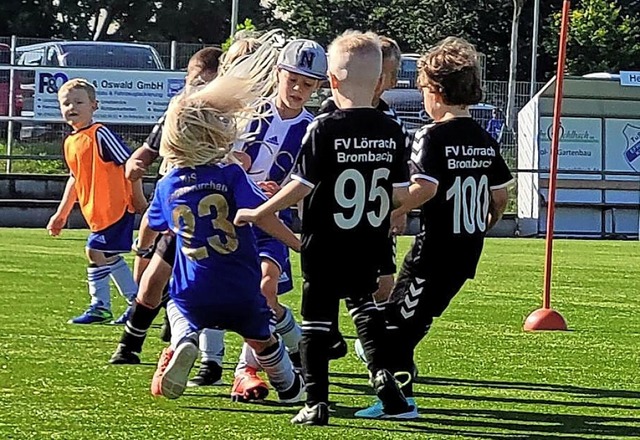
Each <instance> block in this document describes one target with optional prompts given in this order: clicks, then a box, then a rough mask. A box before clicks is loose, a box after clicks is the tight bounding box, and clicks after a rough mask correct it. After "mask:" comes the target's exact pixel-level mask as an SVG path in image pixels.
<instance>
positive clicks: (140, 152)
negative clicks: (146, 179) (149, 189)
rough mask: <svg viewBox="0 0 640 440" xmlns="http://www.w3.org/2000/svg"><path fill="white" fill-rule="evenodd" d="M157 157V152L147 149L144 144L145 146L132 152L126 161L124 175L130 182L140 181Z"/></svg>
mask: <svg viewBox="0 0 640 440" xmlns="http://www.w3.org/2000/svg"><path fill="white" fill-rule="evenodd" d="M158 156H159V154H158V152H157V151H156V150H153V149H151V148H149V147H148V146H147V144H146V142H145V144H144V145H142V147H140V148H138V149H137V150H136V151H134V152H133V154H131V157H129V159H128V160H127V162H126V164H125V166H124V175H125V176H126V177H127V179H129V180H131V181H132V182H135V181H136V180H140V179H142V176H144V173H146V171H147V169H148V168H149V166H150V165H151V164H152V163H153V162H154V161H155V160H156V159H157V158H158Z"/></svg>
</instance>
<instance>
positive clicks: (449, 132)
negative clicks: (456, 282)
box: [410, 118, 513, 278]
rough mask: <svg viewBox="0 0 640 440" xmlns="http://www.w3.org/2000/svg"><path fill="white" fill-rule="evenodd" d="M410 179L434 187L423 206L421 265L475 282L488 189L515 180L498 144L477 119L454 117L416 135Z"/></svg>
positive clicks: (486, 210)
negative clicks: (434, 192)
mask: <svg viewBox="0 0 640 440" xmlns="http://www.w3.org/2000/svg"><path fill="white" fill-rule="evenodd" d="M410 166H411V178H412V180H413V179H415V178H423V179H427V180H430V181H432V182H434V183H437V184H438V191H437V193H436V195H435V196H434V197H433V199H431V200H429V201H428V202H427V203H425V204H424V205H423V206H422V208H421V211H422V212H421V217H422V218H421V220H422V231H421V236H420V239H421V240H423V243H422V251H421V254H420V257H419V258H420V259H421V263H423V264H425V265H426V267H430V268H432V269H434V270H436V271H442V270H445V271H448V272H456V273H458V274H460V275H461V276H464V277H467V278H473V277H474V276H475V271H476V266H477V264H478V260H479V259H480V254H481V252H482V246H483V243H484V237H485V234H486V231H487V222H488V212H489V203H490V202H491V190H495V189H500V188H504V187H506V186H507V185H508V184H509V183H510V182H511V181H512V180H513V177H512V176H511V173H510V172H509V169H508V167H507V165H506V164H505V162H504V160H503V159H502V156H501V155H500V146H499V145H498V143H497V142H496V141H495V140H494V139H493V138H492V137H491V136H490V135H489V133H487V132H486V131H485V130H484V129H483V128H482V127H481V126H480V125H479V124H478V123H477V122H476V121H474V120H473V119H471V118H455V119H451V120H448V121H445V122H439V123H435V124H431V125H428V126H425V127H423V128H422V129H421V130H419V131H418V132H417V133H416V135H415V141H414V143H413V147H412V154H411V163H410Z"/></svg>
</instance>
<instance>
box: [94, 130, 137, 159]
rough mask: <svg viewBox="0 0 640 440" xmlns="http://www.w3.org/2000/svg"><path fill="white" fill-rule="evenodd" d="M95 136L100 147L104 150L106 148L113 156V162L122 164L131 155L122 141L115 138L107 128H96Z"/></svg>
mask: <svg viewBox="0 0 640 440" xmlns="http://www.w3.org/2000/svg"><path fill="white" fill-rule="evenodd" d="M97 137H98V142H99V143H100V147H101V148H102V149H104V150H107V151H108V152H109V154H110V155H111V156H112V157H113V158H114V161H115V162H117V163H119V164H123V163H125V162H126V161H127V159H128V158H129V156H130V155H131V153H130V152H129V149H128V148H127V147H126V146H125V145H123V143H122V141H120V140H119V139H118V138H116V137H115V136H114V135H113V133H112V132H111V131H110V130H109V129H108V128H106V127H100V128H98V132H97ZM104 150H103V151H104Z"/></svg>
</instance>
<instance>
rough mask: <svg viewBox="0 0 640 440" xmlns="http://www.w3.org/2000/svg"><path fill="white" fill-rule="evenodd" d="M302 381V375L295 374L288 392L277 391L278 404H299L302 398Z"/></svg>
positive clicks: (303, 389)
mask: <svg viewBox="0 0 640 440" xmlns="http://www.w3.org/2000/svg"><path fill="white" fill-rule="evenodd" d="M304 391H305V385H304V379H303V378H302V374H300V373H298V372H296V373H295V377H294V379H293V384H292V385H291V386H290V387H289V389H288V390H286V391H282V392H279V391H278V402H280V403H297V402H300V401H301V400H302V399H303V398H304V394H305V393H304Z"/></svg>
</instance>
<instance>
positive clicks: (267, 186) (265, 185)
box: [258, 180, 280, 198]
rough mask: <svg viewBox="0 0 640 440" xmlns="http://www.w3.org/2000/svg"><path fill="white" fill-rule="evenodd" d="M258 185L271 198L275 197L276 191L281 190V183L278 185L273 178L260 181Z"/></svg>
mask: <svg viewBox="0 0 640 440" xmlns="http://www.w3.org/2000/svg"><path fill="white" fill-rule="evenodd" d="M258 186H259V187H260V189H262V191H264V193H265V194H266V196H267V197H269V198H271V197H273V195H274V194H275V193H277V192H278V191H280V185H278V184H277V183H276V182H274V181H272V180H268V181H265V182H258Z"/></svg>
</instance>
